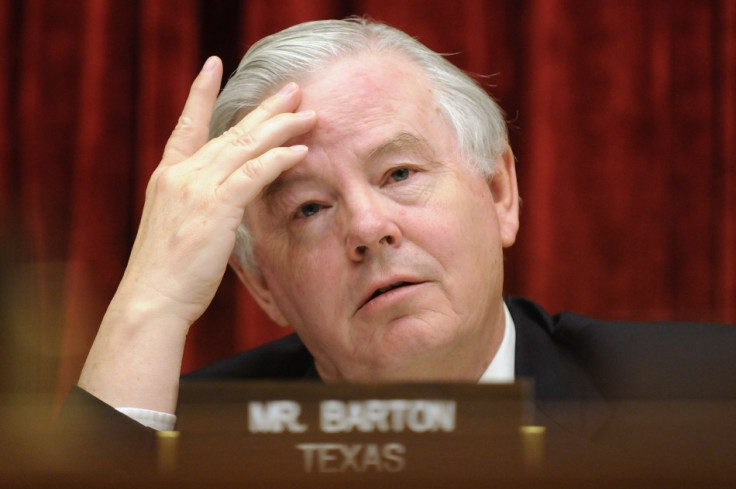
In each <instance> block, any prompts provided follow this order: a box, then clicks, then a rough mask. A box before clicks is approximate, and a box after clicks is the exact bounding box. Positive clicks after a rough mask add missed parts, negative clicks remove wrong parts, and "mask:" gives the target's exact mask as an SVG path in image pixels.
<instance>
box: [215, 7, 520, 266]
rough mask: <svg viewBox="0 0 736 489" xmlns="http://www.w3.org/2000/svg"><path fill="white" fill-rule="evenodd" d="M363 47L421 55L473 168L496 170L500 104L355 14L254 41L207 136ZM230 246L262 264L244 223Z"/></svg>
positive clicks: (248, 262) (247, 261)
mask: <svg viewBox="0 0 736 489" xmlns="http://www.w3.org/2000/svg"><path fill="white" fill-rule="evenodd" d="M365 51H370V52H379V53H380V52H385V53H393V54H401V55H403V56H405V57H407V58H408V59H409V60H411V61H413V62H414V63H416V65H417V67H419V68H420V69H421V70H423V71H424V72H425V74H426V75H427V78H428V80H429V82H430V83H431V84H432V85H433V86H432V88H433V89H434V93H435V99H436V102H437V104H438V105H439V107H440V110H441V111H442V114H443V115H444V117H445V118H446V120H447V123H448V124H449V126H450V128H451V129H453V130H454V131H455V133H456V135H457V141H458V148H459V150H460V152H461V154H463V155H464V156H465V157H466V159H467V161H468V162H469V163H470V165H471V166H472V167H473V168H474V169H475V170H479V171H481V172H482V173H483V174H484V175H486V176H490V175H492V174H493V172H494V169H495V168H494V165H495V161H496V159H497V158H498V157H499V156H500V155H501V154H503V152H504V151H505V150H506V146H507V142H508V135H507V132H506V122H505V120H504V116H503V112H502V111H501V109H500V108H499V107H498V105H497V104H496V103H495V102H494V101H493V99H492V98H491V97H490V96H489V95H488V94H487V93H486V92H485V90H483V88H481V87H480V86H479V85H478V84H477V83H476V82H475V81H473V80H472V79H471V78H470V77H469V76H468V75H466V74H465V73H463V72H462V71H461V70H460V69H458V68H457V67H456V66H454V65H453V64H452V63H450V62H449V61H447V60H446V59H445V58H443V57H442V56H440V55H439V54H437V53H435V52H434V51H432V50H431V49H429V48H427V47H426V46H424V45H423V44H421V43H420V42H419V41H417V40H416V39H414V38H412V37H410V36H409V35H408V34H406V33H404V32H402V31H400V30H398V29H395V28H393V27H390V26H387V25H385V24H381V23H378V22H374V21H371V20H368V19H365V18H358V17H351V18H348V19H345V20H320V21H314V22H306V23H303V24H298V25H295V26H293V27H290V28H288V29H285V30H283V31H281V32H278V33H276V34H272V35H270V36H268V37H264V38H263V39H261V40H260V41H258V42H257V43H255V44H254V45H253V46H252V47H251V48H250V49H249V50H248V52H247V53H246V54H245V56H244V57H243V59H242V61H241V62H240V65H239V66H238V68H237V70H235V72H234V73H233V74H232V76H231V77H230V79H229V80H228V82H227V85H226V86H225V88H224V89H223V90H222V93H221V94H220V96H219V97H218V99H217V103H216V105H215V110H214V114H213V116H212V122H211V124H210V137H216V136H219V135H220V134H222V133H223V132H225V131H226V130H227V129H228V128H230V127H231V126H232V125H233V124H235V123H236V122H237V120H238V119H239V118H240V117H242V116H243V115H245V114H247V113H249V112H250V111H251V110H253V109H255V108H256V107H257V106H258V105H259V104H260V103H261V102H262V101H263V100H265V99H266V98H267V97H268V96H270V95H271V94H273V93H275V92H276V91H277V89H279V88H280V87H281V86H283V85H285V84H286V83H287V82H289V81H293V80H299V79H300V78H304V77H306V76H307V75H309V74H312V73H315V72H317V71H319V70H320V69H321V68H323V67H324V66H325V65H327V64H329V63H330V62H332V61H335V60H337V59H339V58H341V57H345V56H348V55H353V54H357V53H361V52H365ZM233 253H234V255H235V258H236V259H238V260H239V261H240V263H241V265H242V266H244V267H245V268H246V269H250V270H256V269H257V265H256V263H255V260H254V257H253V238H252V235H251V233H250V231H249V230H248V228H247V227H246V225H245V223H243V224H241V226H240V228H239V229H238V233H237V237H236V244H235V249H234V252H233Z"/></svg>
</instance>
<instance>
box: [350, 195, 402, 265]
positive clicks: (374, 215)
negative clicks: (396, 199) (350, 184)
mask: <svg viewBox="0 0 736 489" xmlns="http://www.w3.org/2000/svg"><path fill="white" fill-rule="evenodd" d="M345 207H346V212H347V214H348V218H347V234H346V239H345V245H346V249H347V253H348V257H349V258H350V259H351V260H353V261H362V260H364V259H365V258H366V257H367V256H369V255H371V254H376V253H381V252H383V251H387V250H388V249H390V248H392V247H398V246H399V245H400V244H401V240H402V234H401V229H400V228H399V226H398V224H397V223H396V220H395V218H396V217H397V216H396V215H395V213H393V212H392V208H391V205H390V204H387V203H385V202H382V200H381V198H380V197H374V196H370V195H364V196H353V197H352V198H351V199H350V201H349V202H347V203H346V206H345Z"/></svg>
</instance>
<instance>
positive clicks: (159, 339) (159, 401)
mask: <svg viewBox="0 0 736 489" xmlns="http://www.w3.org/2000/svg"><path fill="white" fill-rule="evenodd" d="M189 326H190V324H187V322H186V321H184V320H182V319H181V318H180V317H178V316H176V315H172V314H167V312H166V310H165V308H163V307H162V306H161V305H159V304H153V303H152V301H143V300H137V301H131V302H125V301H122V300H120V299H119V298H116V299H114V300H113V302H112V303H111V304H110V308H109V309H108V311H107V313H106V314H105V317H104V319H103V321H102V324H101V325H100V329H99V332H98V334H97V338H96V339H95V342H94V344H93V346H92V349H91V350H90V353H89V355H88V357H87V361H86V362H85V365H84V368H83V370H82V374H81V376H80V379H79V386H80V387H81V388H83V389H85V390H86V391H88V392H89V393H90V394H93V395H94V396H96V397H97V398H99V399H100V400H102V401H104V402H105V403H107V404H109V405H111V406H113V407H138V408H144V409H151V410H155V411H161V412H165V413H171V414H173V413H174V412H175V409H176V401H177V395H178V388H179V375H180V371H181V360H182V355H183V352H184V343H185V340H186V334H187V331H188V329H189Z"/></svg>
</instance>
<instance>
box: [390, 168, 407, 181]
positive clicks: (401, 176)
mask: <svg viewBox="0 0 736 489" xmlns="http://www.w3.org/2000/svg"><path fill="white" fill-rule="evenodd" d="M389 176H390V177H391V179H392V180H393V181H394V182H401V181H403V180H406V179H407V178H409V177H410V176H411V170H410V169H408V168H403V167H402V168H396V169H394V170H391V173H390V174H389Z"/></svg>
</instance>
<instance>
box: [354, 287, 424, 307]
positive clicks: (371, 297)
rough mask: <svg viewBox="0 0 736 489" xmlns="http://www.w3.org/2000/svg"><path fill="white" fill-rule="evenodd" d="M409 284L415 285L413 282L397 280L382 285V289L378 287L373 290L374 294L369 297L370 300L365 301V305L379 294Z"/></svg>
mask: <svg viewBox="0 0 736 489" xmlns="http://www.w3.org/2000/svg"><path fill="white" fill-rule="evenodd" d="M407 285H414V284H413V283H412V282H396V283H395V284H391V285H389V286H386V287H381V288H380V289H376V291H375V292H373V295H371V296H370V297H369V298H368V300H367V301H365V303H364V304H363V305H365V304H368V303H369V302H370V301H372V300H373V299H375V298H376V297H378V296H379V295H383V294H385V293H386V292H388V291H391V290H394V289H398V288H399V287H405V286H407Z"/></svg>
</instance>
